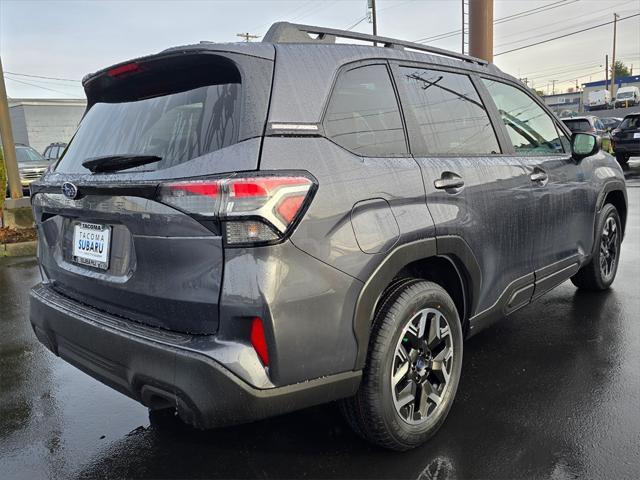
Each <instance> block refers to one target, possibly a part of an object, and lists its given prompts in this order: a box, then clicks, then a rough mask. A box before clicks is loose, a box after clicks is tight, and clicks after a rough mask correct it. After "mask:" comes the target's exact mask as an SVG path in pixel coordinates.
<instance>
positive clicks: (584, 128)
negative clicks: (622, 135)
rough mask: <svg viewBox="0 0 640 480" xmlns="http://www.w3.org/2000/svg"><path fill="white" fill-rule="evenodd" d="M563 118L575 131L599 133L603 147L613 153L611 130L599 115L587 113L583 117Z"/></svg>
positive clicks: (570, 128)
mask: <svg viewBox="0 0 640 480" xmlns="http://www.w3.org/2000/svg"><path fill="white" fill-rule="evenodd" d="M561 120H562V121H563V122H564V124H565V125H566V126H567V127H569V130H571V131H572V132H573V133H591V134H594V135H598V136H599V137H600V140H601V142H602V149H603V150H605V151H607V152H609V153H613V149H612V147H611V135H610V134H609V130H608V129H607V127H605V125H604V124H603V123H602V121H601V120H600V119H599V118H598V117H596V116H594V115H585V116H582V117H570V118H562V119H561Z"/></svg>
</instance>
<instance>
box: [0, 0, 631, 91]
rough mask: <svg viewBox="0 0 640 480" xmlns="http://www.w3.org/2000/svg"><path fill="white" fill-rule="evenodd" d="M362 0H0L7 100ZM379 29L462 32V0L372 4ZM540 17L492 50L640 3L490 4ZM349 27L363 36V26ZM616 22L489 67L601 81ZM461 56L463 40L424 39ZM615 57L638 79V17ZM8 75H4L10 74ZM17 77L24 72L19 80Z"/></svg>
mask: <svg viewBox="0 0 640 480" xmlns="http://www.w3.org/2000/svg"><path fill="white" fill-rule="evenodd" d="M366 4H367V1H366V0H235V1H234V0H217V1H211V0H200V1H187V0H185V1H177V0H165V1H158V0H146V1H140V0H138V1H135V0H128V1H117V0H104V1H98V0H94V1H56V0H41V1H30V0H0V55H1V56H2V63H3V67H4V70H5V73H6V77H7V80H6V86H7V91H8V94H9V96H10V97H13V98H44V97H47V98H52V97H55V98H72V97H76V98H82V97H84V95H83V90H82V87H81V86H80V83H79V82H73V81H60V80H52V79H45V78H36V77H29V76H23V75H38V76H43V77H55V78H61V79H70V80H80V79H81V78H82V77H83V76H84V75H85V74H86V73H89V72H92V71H95V70H97V69H100V68H102V67H105V66H108V65H110V64H113V63H116V62H120V61H123V60H127V59H130V58H134V57H137V56H141V55H147V54H150V53H154V52H157V51H160V50H163V49H165V48H167V47H171V46H176V45H181V44H189V43H194V42H198V41H200V40H212V41H216V42H233V41H237V40H239V38H238V37H237V36H236V34H237V33H240V32H249V33H252V34H256V35H263V34H264V33H265V32H266V30H267V29H268V27H269V25H270V24H271V23H272V22H275V21H278V20H288V21H294V22H299V23H307V24H315V25H323V26H328V27H335V28H347V27H349V26H351V25H353V24H355V23H356V22H357V21H358V20H359V19H361V18H362V17H364V15H365V13H366ZM377 5H378V33H379V34H380V35H385V36H389V37H397V38H401V39H406V40H412V41H413V40H418V39H422V38H425V37H432V36H435V35H438V34H442V33H447V32H452V31H455V30H457V29H459V28H460V23H461V0H377ZM538 7H546V9H542V11H539V12H535V13H531V14H528V15H527V16H525V17H522V18H515V19H513V18H512V19H507V21H503V22H501V23H498V24H497V25H495V28H494V51H495V53H496V54H499V53H500V52H504V51H506V50H509V49H512V48H517V47H519V46H523V45H527V44H531V43H535V42H538V41H541V40H545V39H548V38H552V37H556V36H559V35H563V34H566V33H570V32H574V31H576V30H581V29H584V28H587V27H590V26H593V25H597V24H599V23H604V22H608V21H611V20H613V12H617V13H618V14H620V15H621V17H625V16H628V15H633V14H635V13H640V0H562V1H559V0H544V1H540V0H495V8H494V18H495V19H496V20H499V19H504V18H505V17H509V16H512V15H515V14H518V13H521V12H526V11H529V10H532V9H535V8H538ZM354 31H361V32H370V31H371V24H369V23H367V21H366V20H365V21H363V22H361V23H360V24H358V25H357V26H356V27H355V28H354ZM612 38H613V25H607V26H604V27H601V28H597V29H594V30H591V31H587V32H584V33H580V34H577V35H573V36H569V37H567V38H564V39H561V40H555V41H552V42H549V43H544V44H542V45H538V46H533V47H530V48H526V49H523V50H519V51H516V52H512V53H505V54H504V55H497V56H496V57H495V59H494V61H495V63H496V64H497V65H498V66H499V67H500V68H501V69H503V70H504V71H506V72H508V73H511V74H512V75H515V76H517V77H527V78H529V79H530V81H533V83H534V85H535V87H536V88H539V89H542V90H546V89H547V87H548V85H549V89H550V88H551V87H550V82H551V80H557V82H556V92H558V91H560V90H565V89H566V88H568V87H570V86H572V85H575V83H576V79H577V80H578V82H580V83H584V82H588V81H590V80H593V81H595V80H601V79H603V78H604V58H605V54H607V53H608V54H609V55H611V48H612ZM428 43H430V44H431V45H434V46H438V47H442V48H447V49H450V50H455V51H460V48H461V40H460V35H459V34H456V35H453V36H450V37H449V38H444V39H441V40H432V41H429V42H428ZM617 57H618V58H619V59H621V60H623V61H624V62H625V63H627V64H633V67H634V73H640V17H635V18H632V19H629V20H624V21H621V22H619V23H618V41H617ZM9 72H11V73H9ZM17 74H21V75H17Z"/></svg>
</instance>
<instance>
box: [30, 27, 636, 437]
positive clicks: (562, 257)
mask: <svg viewBox="0 0 640 480" xmlns="http://www.w3.org/2000/svg"><path fill="white" fill-rule="evenodd" d="M316 35H317V38H316V37H315V36H316ZM336 37H345V38H347V39H352V40H362V41H366V42H368V43H373V42H377V45H379V46H378V47H375V46H373V45H353V44H351V45H350V44H337V43H335V39H336ZM83 85H84V88H85V92H86V95H87V105H88V108H87V112H86V114H85V116H84V118H83V120H82V122H81V125H80V127H79V129H78V131H77V133H76V135H75V136H74V138H73V140H72V141H71V142H70V144H69V146H68V147H67V149H66V151H65V153H64V156H63V157H62V159H61V160H60V161H59V162H58V163H57V164H56V166H55V168H54V169H52V171H50V172H47V173H46V174H45V176H44V177H43V178H42V179H41V180H40V181H38V182H36V183H35V184H33V185H32V187H31V189H32V195H33V198H32V204H33V208H34V216H35V220H36V224H37V228H38V233H39V235H38V238H39V248H38V252H39V256H38V259H39V264H40V266H41V272H42V283H41V284H40V285H38V286H36V287H34V289H33V290H32V292H31V311H30V318H31V323H32V325H33V329H34V331H35V334H36V336H37V337H38V339H39V340H40V341H41V342H42V343H43V344H44V345H46V346H47V347H48V348H49V349H50V350H51V351H52V352H54V353H55V354H56V355H59V356H60V357H62V358H63V359H65V360H67V361H68V362H70V363H72V364H73V365H75V366H77V367H79V368H80V369H81V370H83V371H84V372H87V373H88V374H90V375H92V376H94V377H95V378H97V379H98V380H100V381H102V382H104V383H105V384H107V385H110V386H111V387H113V388H115V389H117V390H118V391H120V392H122V393H124V394H126V395H129V396H130V397H132V398H134V399H136V400H138V401H140V402H141V403H143V404H144V405H146V406H148V407H149V408H150V409H151V410H152V411H159V412H163V411H164V412H171V413H172V414H173V413H174V412H175V413H176V414H177V415H178V416H179V417H180V418H181V419H183V420H184V421H185V422H187V423H189V424H192V425H194V426H196V427H198V428H212V427H217V426H223V425H230V424H237V423H242V422H249V421H253V420H256V419H260V418H265V417H269V416H273V415H278V414H281V413H285V412H289V411H292V410H296V409H300V408H304V407H308V406H311V405H316V404H320V403H325V402H330V401H333V400H340V405H341V408H342V411H343V413H344V415H345V417H346V419H347V421H348V422H349V423H350V424H351V425H352V426H353V428H354V430H355V431H356V432H357V433H358V434H360V435H361V436H363V437H364V438H366V439H368V440H370V441H372V442H374V443H376V444H379V445H382V446H384V447H387V448H392V449H396V450H406V449H409V448H412V447H415V446H416V445H419V444H420V443H422V442H424V441H426V440H427V439H429V438H430V437H431V436H432V435H434V434H435V432H436V431H437V430H438V429H439V427H440V426H441V425H442V424H443V422H444V421H445V418H446V416H447V414H448V412H449V410H450V409H451V406H452V404H453V400H454V397H455V395H456V390H457V387H458V383H459V381H460V375H461V368H462V363H463V358H462V357H463V348H464V344H463V339H464V338H466V337H469V336H471V335H474V334H476V333H477V332H479V331H481V330H482V329H484V328H486V327H487V326H488V325H490V324H492V323H493V322H494V321H496V320H498V319H500V318H502V317H504V316H506V315H509V314H511V313H512V312H514V311H516V310H518V309H520V308H522V307H525V306H526V305H528V304H530V303H531V302H532V301H534V300H536V299H538V298H539V297H540V296H541V295H543V294H544V293H545V292H548V291H549V290H551V289H552V288H554V287H555V286H557V285H559V284H561V283H563V282H564V281H565V280H568V279H571V281H572V282H573V283H574V284H575V285H576V286H577V287H578V288H580V289H585V290H596V291H599V290H605V289H607V288H609V287H610V286H611V284H612V282H613V281H614V278H615V276H616V271H617V267H618V264H619V261H620V246H621V241H622V238H623V234H624V229H625V224H626V216H627V215H626V212H627V197H626V187H625V181H624V175H623V172H622V169H621V168H620V166H619V165H618V163H617V162H616V161H615V159H613V158H612V157H611V156H610V155H609V154H607V153H605V152H603V151H601V150H600V140H599V137H597V136H596V135H593V134H590V133H581V132H578V133H574V134H573V135H571V132H570V131H569V129H567V127H566V126H565V125H564V124H563V123H562V122H560V121H559V120H558V119H557V118H556V117H555V116H554V115H553V113H552V112H551V111H550V110H549V109H548V108H547V106H546V105H545V104H544V102H542V101H541V99H540V98H539V97H538V96H537V95H535V94H533V93H532V92H531V91H530V89H529V88H527V87H526V86H525V85H524V84H523V83H522V82H520V81H518V80H517V79H516V78H514V77H512V76H510V75H507V74H505V73H503V72H502V71H500V70H499V69H498V68H497V67H496V66H495V65H492V64H488V63H487V62H486V61H484V60H481V59H478V58H474V57H469V56H465V55H461V54H458V53H455V52H449V51H446V50H441V49H438V48H434V47H428V46H425V45H420V44H414V43H409V42H403V41H400V40H394V39H390V38H383V37H377V36H371V35H364V34H359V33H353V32H347V31H340V30H333V29H325V28H321V27H310V26H303V25H293V24H289V23H277V24H275V25H273V26H272V27H271V29H270V30H269V32H268V33H267V34H266V36H265V38H264V40H263V42H260V43H239V44H216V43H208V42H204V43H200V44H196V45H190V46H183V47H177V48H172V49H169V50H165V51H163V52H160V53H158V54H155V55H150V56H147V57H143V58H139V59H136V60H133V61H127V62H124V63H120V64H117V65H115V66H112V67H109V68H107V69H104V70H101V71H98V72H96V73H94V74H91V75H88V76H87V77H85V79H84V81H83ZM603 300H604V299H603ZM576 328H581V327H576ZM485 340H486V341H491V340H490V336H488V337H486V338H485ZM494 341H500V339H499V338H496V339H494ZM531 348H540V354H541V355H544V345H542V347H541V345H540V342H538V343H534V344H532V347H531ZM504 361H505V365H507V366H508V363H509V360H508V358H505V359H504ZM549 375H550V376H552V375H553V372H550V373H549ZM494 387H495V386H492V385H488V386H487V388H494ZM483 408H485V406H478V412H481V411H482V409H483ZM486 408H491V407H490V406H486ZM479 414H480V413H479ZM310 435H312V433H310Z"/></svg>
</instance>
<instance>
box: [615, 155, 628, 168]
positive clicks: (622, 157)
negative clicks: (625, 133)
mask: <svg viewBox="0 0 640 480" xmlns="http://www.w3.org/2000/svg"><path fill="white" fill-rule="evenodd" d="M616 160H617V161H618V163H619V164H620V165H626V164H627V163H628V162H629V155H625V154H624V153H616Z"/></svg>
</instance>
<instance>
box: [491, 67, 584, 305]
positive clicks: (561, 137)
mask: <svg viewBox="0 0 640 480" xmlns="http://www.w3.org/2000/svg"><path fill="white" fill-rule="evenodd" d="M483 83H484V85H485V87H486V88H487V90H488V92H489V94H490V95H491V97H492V98H493V100H494V102H495V104H496V106H497V107H498V110H499V112H500V114H501V116H502V120H503V124H504V126H505V128H506V130H507V132H508V135H509V138H510V141H511V148H512V149H513V152H514V155H515V157H516V158H517V159H519V160H520V161H521V162H522V163H523V164H524V165H525V168H526V170H527V177H528V185H529V188H531V191H532V193H533V200H534V211H533V214H532V215H531V216H530V217H529V218H528V219H527V221H528V222H530V224H531V225H532V227H533V228H532V229H531V233H532V238H531V240H532V243H531V245H532V246H533V250H532V256H533V267H534V269H535V272H536V291H535V296H538V295H541V294H542V293H544V292H545V291H547V290H549V289H550V288H553V287H554V286H555V285H556V284H558V283H560V282H562V281H564V280H566V279H567V278H569V277H570V276H571V275H573V274H574V273H575V272H576V271H577V269H578V262H579V261H580V259H581V257H582V256H583V255H585V253H586V252H590V251H591V243H592V241H593V228H594V225H593V222H594V212H595V201H596V199H595V198H593V197H592V195H593V194H592V193H591V190H589V189H587V188H586V185H585V183H584V179H585V178H586V176H585V172H584V168H589V167H588V166H587V165H588V161H587V162H575V161H574V160H573V158H572V157H571V148H570V145H569V141H568V139H567V136H566V135H565V132H564V131H563V129H562V127H561V126H560V125H559V123H560V122H559V121H557V120H556V119H555V118H554V117H553V116H552V115H551V114H550V113H549V112H547V111H546V110H545V109H544V108H543V107H542V105H541V104H540V103H539V102H538V101H537V100H536V99H534V98H533V96H532V95H531V94H529V93H528V92H526V91H525V89H524V87H519V86H516V85H513V84H508V83H505V82H502V81H497V80H494V79H489V78H485V79H483ZM581 121H583V122H586V120H581Z"/></svg>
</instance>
